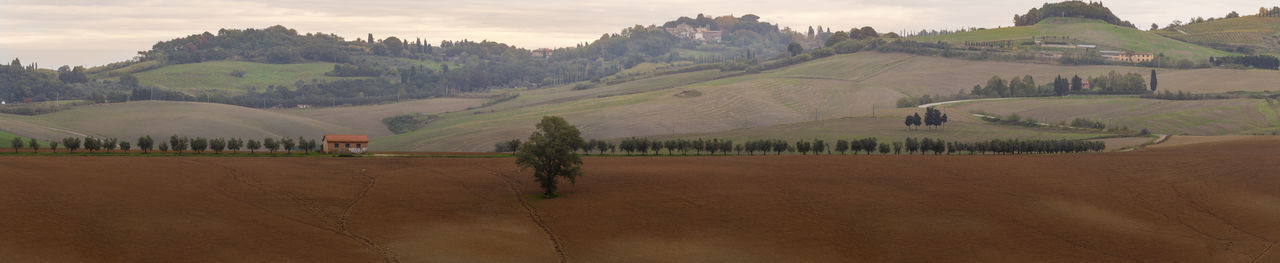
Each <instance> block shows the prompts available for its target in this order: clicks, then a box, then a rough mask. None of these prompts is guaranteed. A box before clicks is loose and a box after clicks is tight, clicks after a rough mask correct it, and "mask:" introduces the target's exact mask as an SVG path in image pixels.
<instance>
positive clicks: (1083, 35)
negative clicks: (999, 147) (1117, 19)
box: [912, 18, 1232, 61]
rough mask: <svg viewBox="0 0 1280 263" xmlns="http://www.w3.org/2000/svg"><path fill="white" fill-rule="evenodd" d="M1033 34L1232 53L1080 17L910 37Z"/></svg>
mask: <svg viewBox="0 0 1280 263" xmlns="http://www.w3.org/2000/svg"><path fill="white" fill-rule="evenodd" d="M1033 36H1067V37H1071V38H1074V39H1078V40H1080V42H1081V43H1080V44H1092V45H1098V46H1102V47H1108V48H1109V49H1112V50H1114V49H1121V50H1129V51H1135V52H1152V53H1164V54H1165V55H1166V56H1170V57H1174V58H1189V59H1193V60H1197V61H1198V60H1207V59H1209V57H1210V56H1227V55H1231V54H1232V53H1229V52H1225V51H1220V50H1216V49H1212V48H1208V47H1204V46H1199V45H1195V44H1190V43H1186V42H1181V41H1178V40H1173V39H1170V38H1167V37H1164V36H1161V35H1157V34H1154V33H1150V32H1146V31H1142V30H1138V29H1134V28H1128V27H1122V26H1116V25H1112V24H1108V23H1106V22H1102V21H1100V20H1089V19H1079V18H1048V19H1045V20H1043V21H1041V22H1040V23H1038V24H1035V25H1032V26H1020V27H1004V28H994V29H986V30H978V31H973V32H966V33H957V34H949V35H940V36H923V37H915V38H912V39H914V40H917V41H922V42H937V41H947V42H950V43H952V44H963V43H964V41H997V40H1030V39H1031V37H1033Z"/></svg>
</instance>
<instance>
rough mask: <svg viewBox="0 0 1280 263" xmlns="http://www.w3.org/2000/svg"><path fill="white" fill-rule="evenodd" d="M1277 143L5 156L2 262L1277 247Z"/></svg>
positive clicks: (1167, 253) (1247, 251)
mask: <svg viewBox="0 0 1280 263" xmlns="http://www.w3.org/2000/svg"><path fill="white" fill-rule="evenodd" d="M1278 156H1280V137H1248V138H1243V139H1239V140H1230V141H1223V142H1212V143H1201V144H1191V145H1185V146H1177V147H1162V148H1157V149H1147V150H1139V151H1133V152H1124V153H1103V154H1076V155H1038V156H919V155H917V156H879V155H875V156H825V155H824V156H755V157H718V156H717V157H687V158H680V157H675V158H669V157H633V158H586V159H585V160H586V164H585V168H584V169H585V172H586V176H585V177H582V178H580V180H579V181H578V183H580V184H579V185H577V186H570V185H568V184H567V183H566V184H565V185H564V186H563V188H562V191H561V193H562V195H563V196H562V197H561V198H557V199H552V200H540V199H537V198H535V196H536V195H537V194H538V193H539V191H538V189H537V186H536V184H535V183H533V182H532V180H530V176H529V175H527V173H524V172H520V171H519V170H518V169H517V168H516V167H515V166H514V165H513V164H512V162H513V161H512V159H509V158H495V159H469V158H251V157H239V158H227V157H223V158H218V157H78V156H64V157H18V156H6V157H0V215H3V217H0V262H81V261H94V262H378V261H400V262H556V261H561V260H562V258H563V259H567V261H573V262H620V261H621V262H627V261H644V262H669V261H718V262H725V261H728V262H758V261H762V262H814V261H844V262H848V261H893V262H919V261H935V262H936V261H943V262H1130V261H1150V262H1277V261H1280V251H1276V250H1280V249H1277V248H1274V247H1275V246H1276V242H1278V241H1280V161H1278V160H1280V157H1278Z"/></svg>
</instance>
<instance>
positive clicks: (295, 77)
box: [134, 60, 343, 94]
mask: <svg viewBox="0 0 1280 263" xmlns="http://www.w3.org/2000/svg"><path fill="white" fill-rule="evenodd" d="M233 70H240V71H243V72H245V74H244V76H243V77H235V76H232V75H231V71H233ZM331 70H333V63H301V64H266V63H256V62H245V61H230V60H221V61H209V62H200V63H191V64H178V65H169V66H164V67H160V68H157V69H153V70H148V71H143V72H139V73H136V74H134V76H135V77H138V83H139V84H141V85H143V86H147V85H155V86H159V87H164V88H168V89H172V90H176V91H182V92H185V93H188V94H197V93H199V92H201V91H206V90H216V91H221V92H227V93H230V94H241V93H244V92H245V89H244V87H248V86H253V87H257V88H258V90H260V91H261V90H266V88H267V86H268V85H277V86H286V87H290V88H292V87H293V83H295V82H297V81H305V82H310V81H311V80H321V81H327V80H335V79H343V78H339V77H329V76H325V75H324V73H325V72H329V71H331Z"/></svg>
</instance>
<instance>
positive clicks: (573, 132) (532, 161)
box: [516, 116, 584, 198]
mask: <svg viewBox="0 0 1280 263" xmlns="http://www.w3.org/2000/svg"><path fill="white" fill-rule="evenodd" d="M536 127H537V130H536V131H534V132H533V134H530V135H529V140H528V141H526V142H525V143H524V145H521V146H520V149H518V150H517V151H516V165H519V166H520V168H522V169H523V168H532V169H533V178H534V180H536V181H537V182H538V184H539V185H541V186H542V190H543V193H542V198H553V197H555V192H556V177H565V178H568V179H569V183H571V184H576V183H577V178H578V176H582V167H581V165H582V158H579V157H578V154H577V153H576V152H574V149H577V148H578V146H579V145H582V144H583V143H584V142H583V141H582V136H581V133H580V132H578V127H574V126H573V125H570V124H569V122H568V121H565V120H564V118H560V117H556V116H545V117H542V122H539V123H538V125H537V126H536Z"/></svg>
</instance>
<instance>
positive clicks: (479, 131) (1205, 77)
mask: <svg viewBox="0 0 1280 263" xmlns="http://www.w3.org/2000/svg"><path fill="white" fill-rule="evenodd" d="M1112 70H1115V71H1117V72H1120V73H1129V72H1132V73H1139V74H1142V75H1143V76H1148V75H1149V74H1150V71H1151V69H1149V68H1138V67H1117V66H1056V65H1041V64H1022V63H1006V62H990V61H970V60H957V59H946V58H936V57H923V56H914V55H908V54H897V53H876V52H864V53H855V54H846V55H836V56H832V57H829V58H824V59H819V60H815V61H812V62H808V63H803V64H799V65H794V66H790V67H784V68H781V69H778V70H773V71H766V72H764V73H761V74H750V75H736V76H735V75H728V74H726V73H723V72H720V71H718V70H708V71H700V72H691V73H683V74H675V75H668V76H659V77H654V78H648V79H643V80H639V81H632V82H627V83H623V84H618V85H612V86H606V87H599V88H594V89H588V90H578V91H573V90H569V88H568V87H560V88H549V89H542V90H502V91H495V93H508V92H514V93H520V96H519V97H518V98H516V99H514V100H511V101H508V102H503V103H499V104H497V105H493V106H490V107H486V108H479V109H474V110H470V111H467V112H455V113H451V114H445V115H442V117H443V118H442V120H441V121H438V122H436V123H433V124H430V125H427V127H426V128H424V129H423V130H419V131H417V132H411V133H407V134H402V135H397V136H388V137H382V138H380V139H378V140H375V141H373V142H372V144H373V146H374V147H379V148H381V147H386V148H389V149H393V150H434V151H488V150H492V149H493V148H492V147H493V144H494V143H496V142H498V141H503V140H507V139H513V138H523V137H525V136H527V135H528V134H529V132H531V131H532V130H531V129H532V127H533V124H534V123H535V122H536V121H537V120H538V119H539V118H541V117H542V116H544V115H558V116H563V117H565V118H566V119H568V120H569V121H570V122H572V123H575V124H577V125H579V127H580V128H581V129H582V131H583V135H584V136H586V137H588V138H597V139H614V138H622V137H632V136H663V135H672V134H689V133H693V134H699V133H717V132H725V131H730V130H736V129H743V128H750V127H760V126H771V125H783V124H788V123H797V122H807V121H815V120H826V119H838V118H845V117H865V116H870V115H871V113H872V111H873V108H875V109H881V110H884V109H890V108H893V107H894V106H896V104H895V102H896V100H897V99H898V98H900V97H902V96H920V95H949V94H955V93H957V92H959V91H960V90H965V91H968V90H970V89H972V87H973V85H976V84H986V81H987V80H988V79H990V78H991V76H992V74H1000V75H1001V76H1002V77H1004V78H1008V77H1012V76H1022V75H1031V76H1033V77H1034V78H1035V79H1036V80H1037V83H1038V84H1043V83H1046V82H1050V81H1052V79H1053V77H1056V76H1058V75H1064V76H1070V75H1075V74H1079V75H1081V76H1089V75H1103V74H1106V73H1107V72H1110V71H1112ZM1158 74H1159V79H1160V85H1159V89H1160V90H1161V91H1163V90H1172V91H1188V92H1195V93H1209V92H1225V91H1236V90H1243V91H1262V90H1269V89H1275V88H1274V87H1273V86H1272V85H1270V84H1269V83H1275V81H1280V74H1275V73H1274V72H1267V71H1260V70H1247V71H1244V70H1222V69H1196V70H1159V73H1158ZM922 76H926V77H922ZM692 94H696V96H693V95H692ZM894 118H898V117H896V116H895V117H894ZM900 121H901V120H898V122H897V123H896V124H895V123H893V122H888V121H886V122H885V123H886V124H885V125H888V126H886V127H884V128H883V129H886V130H891V129H898V128H899V127H901V122H900Z"/></svg>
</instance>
